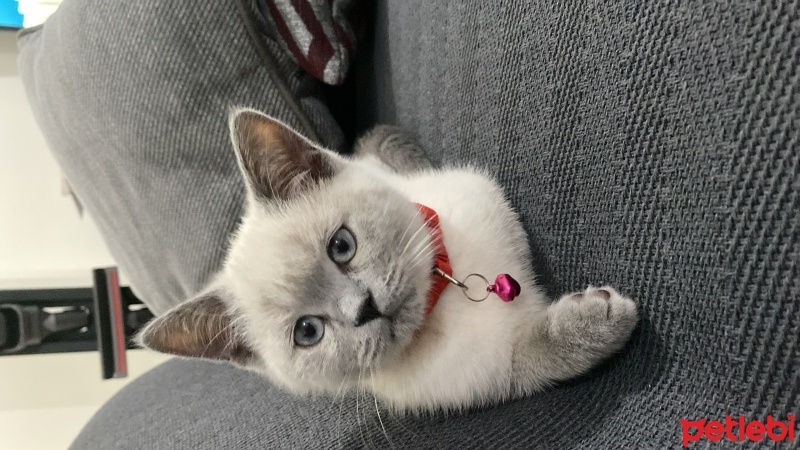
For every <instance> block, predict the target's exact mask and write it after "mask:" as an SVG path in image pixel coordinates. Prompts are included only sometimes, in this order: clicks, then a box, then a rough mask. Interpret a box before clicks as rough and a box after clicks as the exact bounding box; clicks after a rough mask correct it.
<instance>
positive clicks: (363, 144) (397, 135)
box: [353, 125, 431, 173]
mask: <svg viewBox="0 0 800 450" xmlns="http://www.w3.org/2000/svg"><path fill="white" fill-rule="evenodd" d="M353 152H354V154H355V156H356V157H365V156H369V155H373V156H375V157H377V158H378V159H379V160H381V161H382V162H383V163H384V164H386V165H387V166H389V167H390V168H391V169H392V170H394V171H395V172H398V173H410V172H414V171H417V170H422V169H428V168H430V167H431V163H430V161H429V160H428V157H427V156H426V155H425V150H423V148H422V147H421V146H420V145H419V144H418V143H417V141H416V139H414V137H413V136H412V135H411V134H409V133H407V132H406V131H404V130H403V129H402V128H400V127H396V126H392V125H376V126H375V127H374V128H372V129H371V130H369V131H368V132H367V133H365V134H364V135H363V136H361V137H360V138H359V139H358V142H356V145H355V148H354V151H353Z"/></svg>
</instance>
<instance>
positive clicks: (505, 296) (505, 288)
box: [486, 273, 521, 302]
mask: <svg viewBox="0 0 800 450" xmlns="http://www.w3.org/2000/svg"><path fill="white" fill-rule="evenodd" d="M486 290H487V291H489V292H493V293H494V294H495V295H497V296H498V297H500V300H502V301H504V302H510V301H511V300H514V299H515V298H516V297H517V296H518V295H519V293H520V290H521V289H520V287H519V283H517V280H515V279H514V278H512V277H511V275H509V274H507V273H501V274H500V275H498V276H497V278H496V279H495V280H494V284H490V285H489V286H488V287H487V288H486Z"/></svg>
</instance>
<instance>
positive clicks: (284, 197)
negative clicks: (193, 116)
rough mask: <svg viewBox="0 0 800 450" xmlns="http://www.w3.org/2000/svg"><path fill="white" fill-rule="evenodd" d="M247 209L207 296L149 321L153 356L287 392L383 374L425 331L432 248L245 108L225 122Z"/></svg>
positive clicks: (337, 163)
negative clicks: (254, 374)
mask: <svg viewBox="0 0 800 450" xmlns="http://www.w3.org/2000/svg"><path fill="white" fill-rule="evenodd" d="M230 122H231V133H232V139H233V145H234V148H235V150H236V154H237V158H238V161H239V167H240V169H241V171H242V174H243V175H244V178H245V180H246V183H245V184H246V186H247V188H246V190H247V194H246V195H247V208H246V213H245V216H244V217H243V219H242V224H241V226H240V227H239V229H238V231H237V233H236V235H235V237H234V239H233V240H232V243H231V248H230V250H229V253H228V256H227V259H226V262H225V264H224V267H223V269H222V271H221V272H220V274H219V275H218V277H217V278H216V280H215V281H214V282H213V283H212V284H211V286H210V287H209V289H208V290H206V291H205V292H203V293H201V294H200V295H198V296H197V297H196V298H194V299H191V300H189V301H187V302H185V303H183V304H182V305H180V306H178V307H176V308H174V309H172V310H171V311H169V312H167V313H166V314H164V315H162V316H160V317H158V318H157V319H155V320H154V321H153V322H152V323H151V324H149V325H148V326H147V327H146V329H145V330H144V331H143V332H142V333H141V334H140V337H139V341H140V343H141V344H143V345H144V346H146V347H149V348H152V349H154V350H157V351H161V352H165V353H170V354H176V355H182V356H191V357H205V358H213V359H224V360H230V361H232V362H234V363H237V364H239V365H242V366H244V367H247V368H250V369H253V370H257V371H260V372H264V373H266V374H267V375H269V376H270V377H271V378H272V379H273V380H275V381H277V382H280V383H282V384H284V385H286V386H287V387H289V388H290V389H293V390H295V391H301V392H302V391H335V390H337V389H340V388H341V387H343V386H346V385H348V384H352V383H354V382H356V380H357V379H358V377H359V376H362V375H363V374H369V373H370V371H379V370H380V369H381V368H382V367H385V366H386V365H388V364H391V363H392V362H393V361H395V360H396V359H397V358H398V357H399V356H400V355H401V353H402V352H403V350H404V349H405V348H406V347H407V346H408V345H409V344H410V343H411V342H412V340H413V338H414V335H415V333H416V332H417V331H418V330H419V328H420V327H421V326H422V324H423V321H424V310H425V306H426V294H427V292H428V289H429V287H430V283H431V279H430V278H431V267H432V255H431V239H430V236H429V233H428V230H427V228H426V225H425V221H424V219H423V218H422V217H421V215H420V213H419V211H418V209H417V207H416V206H415V205H414V204H413V203H412V202H411V201H410V200H409V199H407V198H405V197H404V196H403V195H401V193H399V192H397V191H396V190H394V189H392V188H391V187H390V185H389V184H388V183H387V182H386V181H385V180H382V179H381V178H380V176H379V175H378V174H376V173H375V171H374V170H373V171H370V170H369V169H368V166H365V165H364V164H363V163H359V162H356V161H351V160H349V159H347V158H344V157H341V156H339V155H337V154H335V153H333V152H330V151H328V150H325V149H322V148H320V147H318V146H316V145H314V144H313V143H311V142H309V141H308V140H306V139H304V138H303V137H301V136H300V135H299V134H297V133H296V132H294V131H293V130H291V129H289V128H288V127H286V126H285V125H283V124H282V123H280V122H278V121H277V120H275V119H272V118H270V117H267V116H265V115H263V114H261V113H258V112H256V111H252V110H241V111H238V112H234V113H232V114H231V121H230Z"/></svg>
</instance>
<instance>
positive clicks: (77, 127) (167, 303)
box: [19, 0, 343, 312]
mask: <svg viewBox="0 0 800 450" xmlns="http://www.w3.org/2000/svg"><path fill="white" fill-rule="evenodd" d="M260 43H261V44H262V45H263V46H265V47H266V49H267V51H268V53H269V54H270V55H271V56H272V59H274V62H275V64H276V65H277V67H275V70H276V72H277V73H278V74H279V75H281V76H283V78H284V79H285V81H286V83H287V84H288V87H289V89H290V90H291V91H292V92H293V93H294V94H295V95H296V96H297V98H299V101H300V104H301V105H302V107H303V109H304V110H305V113H306V114H307V115H308V120H310V122H311V123H312V124H313V125H315V127H316V132H317V134H318V135H320V136H321V138H322V139H323V141H324V142H325V143H326V144H327V145H328V146H330V147H332V148H338V147H340V146H341V145H342V142H343V138H342V136H341V132H339V131H338V126H337V125H336V124H335V122H334V121H333V119H332V117H330V114H329V113H328V111H327V108H326V107H325V106H324V104H323V103H321V102H320V101H319V100H318V99H316V98H315V97H314V95H315V93H316V89H317V81H316V80H313V79H312V78H310V77H308V76H307V75H305V74H304V73H303V72H301V71H299V70H298V69H297V67H296V65H295V64H294V62H292V60H291V59H290V58H289V57H288V55H286V54H285V53H284V52H283V51H282V50H280V48H279V46H278V44H277V43H275V42H274V41H269V40H263V41H260ZM19 67H20V75H21V77H22V79H23V81H24V83H25V87H26V90H27V93H28V97H29V99H30V103H31V105H32V107H33V111H34V114H35V116H36V119H37V121H38V123H39V125H40V128H41V129H42V131H43V133H44V135H45V138H46V140H47V142H48V145H49V146H50V148H51V150H52V152H53V154H54V155H55V157H56V159H57V160H58V162H59V164H60V165H61V167H62V168H63V170H64V172H65V174H66V176H67V178H68V179H69V181H70V184H71V185H72V187H73V190H74V192H76V193H77V195H78V197H79V198H80V200H81V201H82V202H83V203H84V205H85V206H86V209H87V210H88V211H89V213H90V214H91V215H92V217H93V218H94V219H95V222H96V223H97V225H98V227H99V229H100V231H101V233H102V234H103V236H104V238H105V240H106V243H107V244H108V246H109V248H110V250H111V253H112V255H113V256H114V258H115V260H116V261H117V262H118V263H119V265H120V268H121V270H122V271H123V272H124V274H125V275H126V276H127V278H128V279H129V280H130V282H131V287H132V288H133V289H134V291H135V292H136V294H137V295H138V296H139V297H141V298H142V299H143V300H144V301H145V303H147V304H148V306H150V307H151V309H152V310H154V311H155V312H162V311H165V310H166V309H168V308H169V307H171V306H174V305H176V304H178V303H179V302H181V301H183V300H185V299H186V298H188V297H189V296H191V295H192V294H194V293H195V292H196V291H197V290H199V289H200V288H202V287H203V285H204V283H206V281H207V279H208V277H209V276H210V274H212V273H213V272H214V271H215V270H216V269H217V267H218V265H219V261H220V259H221V257H222V256H223V254H224V252H225V249H226V247H227V240H228V236H229V234H230V232H231V231H232V230H233V228H234V226H235V224H236V221H237V219H238V217H239V215H240V212H241V211H240V208H241V203H242V195H241V194H242V192H243V191H242V189H243V185H242V182H241V177H240V175H239V173H238V171H237V169H236V161H235V157H234V154H233V151H232V150H231V148H230V141H229V137H228V128H227V127H228V125H227V114H228V108H229V107H230V106H252V107H255V108H257V109H260V110H263V111H266V112H269V113H270V114H272V115H274V116H276V117H278V118H280V119H282V120H284V121H285V122H287V123H288V124H290V125H292V126H293V127H295V128H297V129H298V130H303V129H304V126H303V125H304V123H303V121H302V120H301V119H300V118H299V117H298V116H297V115H296V114H294V113H293V111H292V108H291V107H290V105H289V104H287V102H286V100H285V99H284V98H282V97H281V96H280V95H279V92H278V90H277V89H276V86H275V84H274V83H273V82H272V81H271V79H270V76H269V73H270V67H269V66H267V65H266V64H265V62H264V61H263V60H262V59H260V58H259V56H258V54H257V53H256V52H255V51H254V47H253V45H252V43H251V41H249V40H248V37H247V35H246V33H245V29H244V27H243V26H242V20H241V17H240V16H239V15H238V13H237V9H236V6H235V5H234V2H199V3H192V4H182V3H178V2H162V1H139V2H108V1H102V0H80V1H78V0H73V1H65V2H64V4H63V5H62V6H61V7H60V8H59V9H58V11H57V12H56V13H55V14H54V15H53V16H52V17H51V18H50V19H49V20H48V21H47V23H46V24H45V25H44V27H42V28H39V29H37V30H33V31H31V32H27V33H25V34H24V35H23V36H22V38H21V40H20V57H19Z"/></svg>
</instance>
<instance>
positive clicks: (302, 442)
mask: <svg viewBox="0 0 800 450" xmlns="http://www.w3.org/2000/svg"><path fill="white" fill-rule="evenodd" d="M261 13H263V9H259V8H257V7H256V5H255V4H254V3H250V2H247V1H238V2H207V1H200V2H190V3H187V2H156V1H140V2H106V1H100V0H66V1H65V2H64V4H63V6H62V7H61V8H60V10H59V11H58V12H57V13H56V14H55V15H54V16H53V17H51V18H50V19H49V20H48V22H47V23H46V24H45V25H44V26H43V27H40V28H36V29H32V30H28V31H26V32H23V34H22V35H21V37H20V49H21V53H20V60H19V62H20V73H21V75H22V77H23V80H24V82H25V86H26V89H27V92H28V95H29V98H30V101H31V104H32V107H33V110H34V113H35V115H36V118H37V120H38V122H39V124H40V126H41V128H42V131H43V132H44V135H45V137H46V139H47V142H48V144H49V145H50V147H51V149H52V151H53V153H54V155H55V156H56V158H57V159H58V161H59V163H60V165H61V166H62V167H63V169H64V171H65V173H66V175H67V177H68V179H69V181H70V183H71V185H72V187H73V190H74V192H75V193H76V194H77V195H78V197H79V198H80V200H81V201H82V202H83V204H84V205H85V207H86V209H87V210H88V211H89V213H90V214H91V215H92V217H93V218H94V219H95V221H96V222H97V224H98V226H99V228H100V230H101V232H102V233H103V235H104V237H105V239H106V242H107V243H108V245H109V247H110V249H111V251H112V253H113V254H114V256H115V258H116V259H117V260H118V262H119V264H120V267H121V270H123V271H124V272H125V273H126V275H128V278H129V279H130V280H131V283H132V287H133V288H134V289H135V291H136V292H137V294H138V295H139V296H140V297H142V298H143V299H144V301H145V302H147V303H148V305H150V307H151V308H152V309H153V311H155V312H156V313H160V312H163V311H164V310H166V309H167V308H169V307H170V306H173V305H175V304H177V303H179V302H180V301H182V300H183V299H185V298H189V296H190V295H191V294H192V293H194V292H196V291H197V290H198V289H200V288H201V287H202V286H203V284H204V283H205V282H206V281H207V280H208V278H209V276H210V275H211V274H213V272H214V271H215V270H216V269H217V267H218V265H219V263H220V260H221V258H222V256H223V255H224V251H225V245H226V242H227V239H228V236H229V234H230V233H231V231H232V230H233V229H234V228H235V226H236V223H237V220H238V218H239V215H240V213H241V202H242V182H241V180H240V179H239V174H238V172H237V171H236V166H235V160H234V156H233V153H232V151H231V150H230V147H229V143H228V132H227V123H226V120H227V118H226V115H227V108H228V107H229V106H230V105H232V104H233V105H244V106H252V107H255V108H257V109H260V110H263V111H266V112H268V113H270V114H273V115H275V116H277V117H279V118H281V119H282V120H284V121H286V122H287V123H289V124H290V125H292V126H294V127H296V128H297V129H299V130H304V131H306V132H307V133H308V134H309V135H314V136H313V137H314V139H317V140H319V141H321V142H323V143H324V144H325V145H327V146H329V147H330V148H334V149H339V150H346V147H347V144H346V143H347V142H348V140H349V139H352V136H351V134H352V133H350V132H349V131H352V130H345V131H346V132H344V133H343V132H342V130H341V128H340V127H339V126H338V125H337V123H336V121H335V119H334V115H333V114H331V112H330V110H331V109H333V110H336V108H330V109H329V108H328V106H326V98H327V99H328V100H327V101H328V104H329V105H331V102H332V101H336V100H331V98H334V99H335V98H337V97H336V96H333V97H332V96H331V95H330V94H328V95H327V96H326V92H330V91H329V90H327V89H325V90H323V89H321V88H320V86H319V82H318V81H317V80H316V79H314V78H312V77H310V76H309V75H308V74H307V73H305V71H303V70H301V69H300V68H299V67H298V66H297V64H296V63H295V61H294V60H292V59H291V57H289V55H288V54H287V52H286V51H285V48H284V47H282V46H281V45H278V43H276V41H275V35H274V33H272V34H271V33H269V32H266V31H264V30H265V29H268V28H269V26H270V23H269V21H268V20H266V19H265V17H264V16H263V14H261ZM259 14H261V15H259ZM367 22H368V23H367V27H366V29H367V30H368V32H367V33H366V35H365V37H364V39H363V40H362V41H361V42H359V50H358V51H359V54H358V59H357V61H356V63H355V66H354V67H353V68H351V71H350V77H351V79H350V81H348V83H349V86H350V87H349V88H348V89H347V90H345V91H344V92H345V94H344V95H342V94H339V96H338V98H340V99H341V98H343V97H347V100H346V101H347V102H350V104H352V105H354V106H355V107H354V108H350V109H349V110H348V111H349V112H346V113H341V112H339V113H338V116H339V118H340V123H341V122H342V121H348V122H349V123H351V124H355V125H352V126H351V128H352V129H363V127H365V126H367V125H369V124H372V123H377V122H383V123H393V124H398V125H401V126H403V127H405V128H407V129H409V130H411V131H412V132H413V133H415V134H416V136H417V137H418V138H419V140H420V142H421V143H422V144H423V146H424V147H425V148H426V149H427V150H428V151H429V153H430V154H431V155H432V158H433V159H434V160H435V161H437V162H438V163H443V164H475V165H478V166H481V167H486V168H487V169H488V170H489V171H491V172H492V173H493V174H494V175H495V176H496V177H497V178H498V179H499V180H500V181H501V183H502V184H503V186H504V187H505V188H506V190H507V192H508V196H509V197H510V199H511V202H512V204H513V205H514V207H515V208H516V209H517V210H518V211H519V213H520V214H521V216H522V218H523V221H524V225H525V227H526V230H527V231H528V232H529V235H530V237H531V245H532V249H533V253H534V255H535V261H534V263H535V266H536V268H537V270H538V271H539V274H540V276H541V280H542V282H543V283H544V284H545V286H546V287H547V289H548V292H550V293H551V294H553V295H555V294H558V293H562V292H567V291H571V290H577V289H582V288H584V287H585V286H586V285H587V284H601V283H609V284H612V285H614V286H616V287H617V288H618V289H619V290H621V291H622V292H624V293H625V294H627V295H628V296H630V297H632V298H633V299H634V300H635V301H636V302H637V304H638V305H639V309H640V312H641V317H642V320H641V323H640V326H639V327H638V329H637V330H636V331H635V333H634V337H633V339H632V341H631V342H630V344H629V345H628V346H627V347H626V348H625V349H624V350H623V352H622V353H621V354H620V355H618V356H617V357H615V358H614V359H613V360H611V361H609V362H608V363H606V364H604V365H603V366H602V367H600V368H598V369H597V370H595V371H593V372H592V373H591V374H589V375H587V376H585V377H583V378H582V379H580V380H575V381H572V382H569V383H565V384H563V385H561V386H558V387H557V388H555V389H551V390H548V391H546V392H542V393H541V394H539V395H536V396H534V397H531V398H527V399H523V400H519V401H514V402H509V403H507V404H504V405H501V406H498V407H496V408H490V409H486V410H480V411H472V412H469V413H466V414H463V415H456V416H434V417H425V418H414V417H396V416H393V415H390V414H388V413H387V412H385V411H384V412H383V413H382V414H381V416H380V418H379V416H378V414H377V413H376V404H375V403H374V402H373V399H372V397H364V396H362V397H361V398H357V397H355V396H348V397H345V398H343V399H335V400H333V399H330V398H298V397H294V396H291V395H289V394H287V393H285V392H283V391H281V390H280V389H278V388H276V387H273V386H272V385H270V384H269V383H268V382H267V381H265V380H263V379H261V378H259V377H257V376H256V375H253V374H251V373H248V372H245V371H240V370H237V369H235V368H233V367H232V366H229V365H226V364H220V363H214V362H205V361H187V360H180V359H175V360H171V361H169V362H167V363H165V364H163V365H162V366H160V367H158V368H156V369H154V370H153V371H151V372H149V373H147V374H146V375H144V376H142V377H141V378H139V379H137V380H136V381H134V382H133V383H131V384H130V385H128V386H127V387H126V388H125V389H123V390H122V391H121V392H120V393H119V394H118V395H117V396H116V397H114V398H113V399H112V400H111V401H109V402H108V403H107V404H106V405H105V406H104V407H103V408H102V409H101V410H100V411H99V412H98V413H97V414H96V415H95V417H94V418H93V419H92V420H91V421H90V423H89V424H88V425H87V426H86V428H85V429H84V430H83V431H82V432H81V434H80V435H79V436H78V438H77V440H76V441H75V442H74V444H73V446H72V448H73V449H84V448H85V449H101V448H102V449H106V448H130V449H134V448H136V449H139V448H142V449H144V448H146V449H212V448H361V447H366V448H458V449H462V448H476V449H478V448H480V449H488V448H543V449H571V448H582V449H590V448H591V449H605V448H636V449H646V448H653V449H662V448H676V447H680V446H681V444H682V428H681V419H688V420H695V419H701V418H707V419H709V420H713V419H724V418H725V416H726V415H733V416H738V415H740V414H741V415H745V416H746V417H747V418H748V420H753V419H758V420H766V417H767V416H768V415H772V416H773V417H776V418H782V419H784V420H785V419H786V417H787V415H788V414H791V413H795V414H796V413H797V412H798V408H800V345H799V344H798V341H799V340H800V269H799V267H800V237H799V236H798V234H799V233H800V231H799V230H800V177H799V176H798V172H799V171H800V148H798V146H799V145H800V111H799V109H800V72H799V71H798V66H799V65H800V6H798V3H797V2H792V1H786V0H777V1H772V2H767V1H764V0H760V1H744V0H733V1H730V0H716V1H707V2H675V1H671V0H652V1H620V2H583V1H527V2H525V1H514V2H474V3H473V2H456V1H451V2H442V1H426V0H408V1H391V2H390V1H385V0H384V1H379V2H377V4H376V5H375V6H374V8H372V9H371V11H370V12H369V15H368V20H367ZM259 27H263V28H259ZM351 95H354V96H355V97H353V98H351V97H349V96H351ZM331 106H335V105H331ZM345 109H346V108H345ZM379 419H382V423H381V420H379ZM796 443H797V442H795V444H796ZM730 445H732V443H731V442H729V441H723V442H711V441H709V440H708V439H705V438H703V439H702V440H700V441H698V442H696V443H694V444H692V448H726V447H728V446H730ZM750 445H754V446H761V445H766V443H765V442H761V443H750ZM781 445H785V446H786V448H788V447H789V446H790V444H789V443H786V442H784V443H782V444H781ZM780 448H783V447H780Z"/></svg>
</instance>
